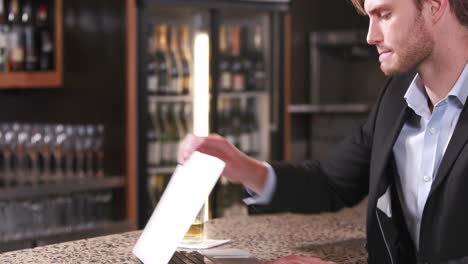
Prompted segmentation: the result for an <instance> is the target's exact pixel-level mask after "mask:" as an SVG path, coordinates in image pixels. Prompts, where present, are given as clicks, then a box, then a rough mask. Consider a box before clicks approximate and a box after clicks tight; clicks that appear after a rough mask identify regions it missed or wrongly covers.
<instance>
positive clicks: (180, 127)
mask: <svg viewBox="0 0 468 264" xmlns="http://www.w3.org/2000/svg"><path fill="white" fill-rule="evenodd" d="M182 109H183V103H174V104H173V109H172V110H173V117H174V124H175V127H176V133H175V134H176V136H175V142H174V147H175V149H174V163H177V151H178V149H179V144H180V142H181V141H182V140H183V139H184V138H185V135H186V134H187V131H186V127H185V126H186V124H184V120H183V118H182V116H181V114H180V113H181V110H182Z"/></svg>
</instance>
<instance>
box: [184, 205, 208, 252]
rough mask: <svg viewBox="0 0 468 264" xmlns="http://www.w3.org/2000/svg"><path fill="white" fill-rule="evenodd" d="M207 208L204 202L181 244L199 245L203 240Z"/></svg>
mask: <svg viewBox="0 0 468 264" xmlns="http://www.w3.org/2000/svg"><path fill="white" fill-rule="evenodd" d="M207 210H208V206H207V203H206V202H205V203H204V204H203V206H202V208H201V209H200V211H199V212H198V214H197V216H196V217H195V219H194V220H193V223H192V225H191V226H190V229H189V230H188V231H187V233H185V236H184V240H183V243H200V242H202V241H203V240H204V239H205V230H204V224H205V221H206V220H207V212H208V211H207Z"/></svg>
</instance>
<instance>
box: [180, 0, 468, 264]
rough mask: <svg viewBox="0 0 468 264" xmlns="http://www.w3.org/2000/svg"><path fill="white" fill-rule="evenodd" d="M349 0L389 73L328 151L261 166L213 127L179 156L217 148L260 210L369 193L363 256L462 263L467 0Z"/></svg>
mask: <svg viewBox="0 0 468 264" xmlns="http://www.w3.org/2000/svg"><path fill="white" fill-rule="evenodd" d="M352 1H353V3H354V4H355V5H356V6H357V8H358V9H359V10H361V11H362V12H365V13H366V14H367V15H368V16H369V32H368V36H367V40H368V43H369V44H371V45H375V46H376V48H377V50H378V52H379V54H380V57H379V61H380V67H381V69H382V71H383V72H384V73H385V74H386V75H388V76H392V77H391V78H390V79H389V80H388V82H387V84H386V86H385V89H384V91H383V92H382V95H381V96H380V98H379V100H378V101H377V103H376V105H375V107H374V108H373V110H372V111H371V113H370V115H369V117H368V120H367V121H366V123H365V124H363V125H362V127H361V128H360V129H359V130H358V131H356V133H355V134H354V135H352V136H351V137H349V138H347V139H346V140H345V141H344V142H342V143H341V144H340V145H339V146H338V147H337V149H336V151H335V152H334V154H333V155H331V157H330V158H329V159H328V160H326V161H322V162H318V161H306V162H303V163H288V162H277V163H275V162H273V163H271V164H265V163H262V162H259V161H256V160H254V159H251V158H249V157H247V156H246V155H244V154H243V153H241V152H240V151H239V150H237V149H236V148H234V147H233V146H232V145H231V144H229V143H228V142H227V141H226V140H225V139H224V138H222V137H220V136H218V135H211V136H209V137H206V138H201V137H195V136H188V137H187V138H186V139H185V141H184V142H183V144H182V145H181V147H180V150H179V157H178V158H179V161H180V162H183V161H184V160H185V159H187V157H188V156H189V155H190V154H191V153H192V152H193V151H194V150H199V151H202V152H205V153H207V154H210V155H214V156H217V157H219V158H221V159H222V160H224V161H225V162H226V169H225V171H224V175H225V176H226V177H227V178H228V179H229V180H230V181H232V182H238V183H241V184H243V185H244V186H245V187H247V188H248V189H249V190H251V191H252V192H254V194H253V197H252V198H253V200H254V204H256V206H259V207H260V208H262V209H263V210H266V211H281V210H287V211H293V212H309V213H315V212H321V211H334V210H337V209H340V208H342V207H343V206H353V205H355V204H356V203H358V202H359V201H360V200H362V199H363V198H364V197H365V196H366V195H367V196H368V210H367V249H368V252H369V263H378V264H381V263H416V262H421V263H468V224H467V223H468V210H467V207H466V201H468V144H467V143H468V107H466V106H465V105H466V98H467V96H468V66H467V62H468V1H467V0H352ZM272 263H324V262H322V261H320V260H318V259H314V258H305V257H298V256H290V257H287V258H284V259H280V260H277V261H273V262H272Z"/></svg>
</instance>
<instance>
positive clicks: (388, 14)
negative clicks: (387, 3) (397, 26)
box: [380, 12, 392, 20]
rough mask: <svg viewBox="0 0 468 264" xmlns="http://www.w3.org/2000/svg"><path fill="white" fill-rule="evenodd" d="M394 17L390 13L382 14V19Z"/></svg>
mask: <svg viewBox="0 0 468 264" xmlns="http://www.w3.org/2000/svg"><path fill="white" fill-rule="evenodd" d="M391 16H392V13H390V12H385V13H381V14H380V19H385V20H386V19H389V18H390V17H391Z"/></svg>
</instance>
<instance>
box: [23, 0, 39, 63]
mask: <svg viewBox="0 0 468 264" xmlns="http://www.w3.org/2000/svg"><path fill="white" fill-rule="evenodd" d="M21 21H22V22H23V28H24V55H25V57H24V68H25V70H26V71H34V70H36V68H37V55H36V43H35V37H34V26H33V24H34V23H33V21H32V3H31V1H26V2H24V5H23V14H22V15H21Z"/></svg>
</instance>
